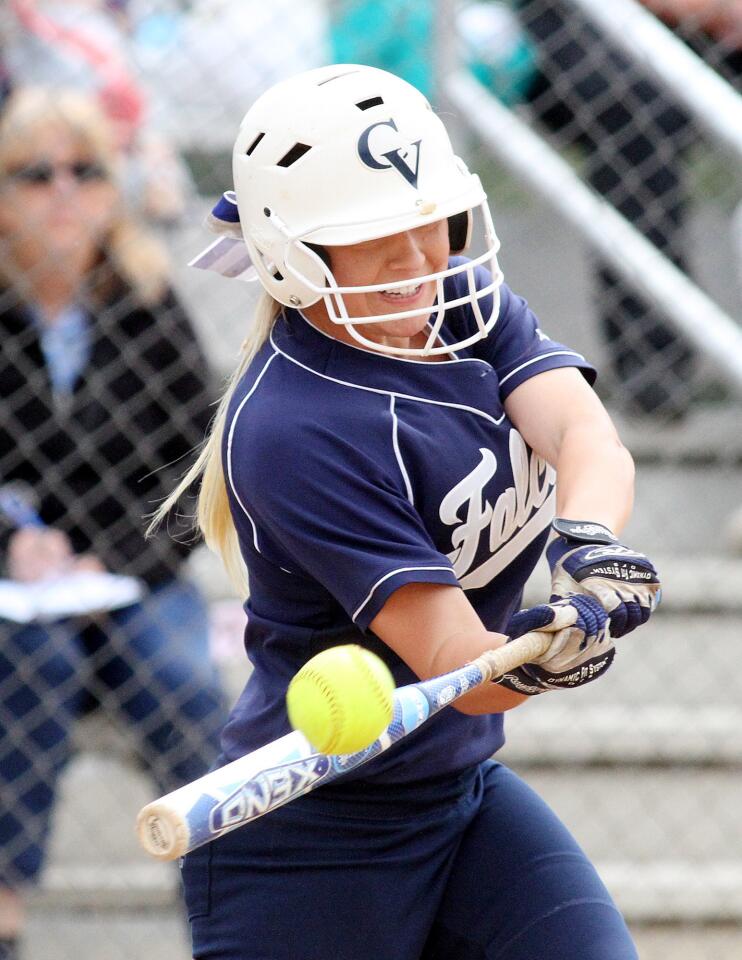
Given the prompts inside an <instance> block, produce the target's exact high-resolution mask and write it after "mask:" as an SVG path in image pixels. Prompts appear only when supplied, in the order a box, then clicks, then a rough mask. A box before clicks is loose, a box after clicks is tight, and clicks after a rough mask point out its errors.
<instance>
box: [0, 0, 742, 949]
mask: <svg viewBox="0 0 742 960" xmlns="http://www.w3.org/2000/svg"><path fill="white" fill-rule="evenodd" d="M657 31H660V32H659V33H658V32H657ZM0 60H1V61H2V70H1V71H0V83H2V85H3V88H4V89H5V91H6V93H7V92H8V91H11V90H12V95H8V96H6V99H5V100H4V103H3V108H2V113H1V114H0V176H1V177H2V182H1V183H0V324H1V325H2V333H3V337H2V354H1V356H2V363H1V367H0V393H2V401H1V403H2V406H1V408H0V494H2V505H3V512H4V517H3V521H2V523H1V524H0V537H2V541H1V545H2V547H3V551H4V556H5V570H4V572H3V576H5V577H6V578H8V579H6V581H4V582H3V583H2V584H0V604H4V606H3V608H2V609H3V610H4V611H5V616H4V619H3V620H2V622H1V623H0V631H1V637H2V640H1V642H0V710H2V713H1V714H0V727H1V728H2V734H3V740H2V747H1V748H0V753H1V754H2V755H1V756H0V770H1V771H2V773H1V774H0V795H1V797H2V802H1V804H0V841H1V842H2V843H3V844H4V845H5V846H4V854H3V856H4V858H5V860H4V862H5V864H6V865H5V866H4V867H3V869H4V874H3V877H2V882H3V884H7V885H10V887H11V888H13V889H18V890H22V891H24V893H23V897H22V898H19V900H22V901H23V903H25V905H26V906H27V909H28V917H27V920H26V922H25V924H24V931H25V935H24V940H23V943H22V947H21V950H22V952H21V957H22V958H24V960H28V958H29V957H39V958H43V960H68V958H71V957H73V956H75V957H77V958H80V960H83V958H87V957H91V958H92V957H95V958H96V960H118V958H121V960H128V958H133V957H137V956H140V955H142V954H143V953H144V952H145V951H146V953H147V955H149V956H154V957H158V958H162V960H176V958H180V957H187V956H189V952H188V947H187V940H186V932H185V922H184V919H183V917H182V916H181V913H180V909H179V906H178V901H177V877H176V871H175V870H173V869H170V868H168V867H165V866H163V865H160V864H154V863H150V862H147V860H146V858H145V857H144V855H143V854H141V853H140V852H139V850H138V849H137V847H136V844H135V842H134V839H133V821H134V817H135V814H136V811H137V809H138V807H139V806H140V805H141V804H142V803H144V802H145V801H146V800H148V799H151V798H152V796H153V795H154V794H155V793H156V792H160V790H161V789H162V788H165V789H167V788H169V787H170V785H171V784H173V783H175V782H178V781H180V780H183V779H192V778H193V777H194V776H195V775H197V772H198V771H200V770H201V769H203V768H205V767H206V766H207V765H208V764H209V763H210V762H211V761H212V760H213V758H214V756H215V753H216V749H217V747H216V730H217V729H218V726H219V724H220V723H221V721H222V718H223V716H224V710H225V708H226V706H228V703H229V701H230V700H232V699H233V698H234V696H235V695H236V694H237V692H238V690H239V688H240V687H241V685H242V683H243V682H244V678H245V676H246V674H247V671H248V669H249V667H248V665H247V664H246V663H245V662H244V658H243V654H242V652H241V647H240V643H241V639H240V633H241V616H242V614H241V611H240V610H239V605H238V604H237V602H236V601H235V599H234V597H233V596H232V594H231V592H230V589H229V587H228V585H227V584H226V582H225V580H224V578H223V575H222V574H221V572H220V569H219V567H218V565H217V564H216V563H215V562H214V561H213V560H211V559H210V558H209V556H208V555H207V554H206V553H205V552H204V551H203V548H201V547H198V546H195V547H194V545H193V544H191V543H190V542H189V539H188V535H187V533H186V532H185V531H184V527H183V525H182V524H181V523H179V522H178V520H177V518H175V519H173V521H172V522H171V525H170V530H169V533H170V534H172V535H174V537H173V536H169V535H168V532H166V531H162V532H161V533H160V534H158V535H157V536H156V537H155V538H154V539H152V540H148V541H145V540H144V537H143V525H144V522H143V519H142V518H143V516H145V515H146V514H148V513H149V512H151V510H152V509H153V506H154V504H155V503H156V502H157V500H158V499H159V498H161V497H162V496H163V494H164V492H165V491H166V490H168V489H169V488H171V487H172V485H173V483H174V479H175V477H177V476H178V474H179V473H180V471H181V470H182V468H183V465H184V463H185V462H186V458H187V456H188V452H189V451H190V450H192V448H193V447H194V446H197V445H198V443H199V441H200V439H201V437H202V435H203V431H204V429H205V425H206V424H207V423H208V419H209V416H210V414H211V411H212V406H211V404H212V401H213V399H214V397H215V395H216V393H217V392H218V390H219V387H220V383H221V381H222V379H223V377H224V375H225V374H226V373H227V372H228V371H229V370H230V369H231V367H232V365H233V363H234V361H235V359H236V354H237V351H238V348H239V344H240V343H241V341H242V339H243V337H244V334H245V330H246V328H247V326H248V324H249V322H250V309H251V303H252V297H253V293H252V288H251V287H250V286H249V285H246V284H242V283H239V282H238V281H233V282H229V281H226V280H220V279H217V278H214V277H213V276H209V275H207V274H204V273H203V272H202V271H195V270H192V269H190V268H188V267H187V266H186V264H187V262H188V260H189V259H191V258H192V257H193V256H194V255H195V254H196V253H197V252H198V251H199V250H200V249H201V248H202V246H204V245H205V244H206V243H207V242H208V239H207V238H206V236H205V234H204V232H203V230H202V228H201V220H202V218H203V216H204V214H205V212H206V211H207V210H208V209H209V208H210V206H211V203H212V202H213V200H214V198H215V197H216V196H217V195H218V194H219V193H220V192H221V191H222V190H224V189H228V188H229V187H231V172H230V156H229V151H230V148H231V143H232V140H233V137H234V134H235V131H236V128H237V125H238V123H239V120H240V118H241V116H242V114H243V113H244V111H245V109H246V108H247V106H248V105H249V104H250V103H251V102H252V100H253V99H254V98H255V97H256V96H257V95H258V94H259V93H261V92H262V91H263V90H264V89H265V88H267V87H268V86H270V85H271V84H272V83H273V82H275V81H276V80H277V79H279V78H280V77H281V76H283V75H287V74H291V73H294V72H297V71H299V70H302V69H306V68H308V67H311V66H314V65H320V64H323V63H327V62H330V61H350V62H365V63H371V64H374V65H378V66H382V67H385V68H387V69H391V70H393V71H395V72H398V73H400V74H401V75H402V76H405V77H406V78H407V79H409V80H410V81H411V82H413V83H415V84H416V85H417V86H419V87H420V88H421V89H422V90H423V91H424V92H425V93H427V94H428V95H429V96H430V97H431V98H432V100H433V102H434V104H435V105H436V107H437V108H438V109H439V110H440V111H441V113H442V114H443V115H444V116H445V119H446V121H447V123H448V125H449V128H450V129H451V130H452V132H453V133H454V136H455V139H456V141H457V146H458V149H459V151H460V152H461V153H462V155H463V156H464V157H465V159H466V160H467V162H468V164H469V166H470V167H471V168H472V169H475V170H476V171H477V172H479V173H480V175H481V176H482V179H483V181H484V183H485V187H486V189H487V192H488V194H489V196H490V201H491V206H492V210H493V216H494V219H495V225H496V227H497V230H498V233H499V235H500V238H501V241H502V254H501V263H502V265H503V268H504V270H505V274H506V279H507V281H508V282H509V284H510V285H511V287H513V288H514V289H515V290H517V291H518V292H519V293H521V294H522V295H524V296H526V298H527V299H528V300H529V301H530V303H531V305H532V306H533V308H534V309H535V310H536V312H537V314H538V315H539V316H540V318H541V319H542V322H543V325H544V327H545V329H547V330H548V332H549V334H550V335H552V336H553V337H555V338H556V339H558V340H561V341H564V342H566V343H569V344H571V345H572V346H574V347H576V348H577V349H579V350H580V351H581V352H583V353H585V354H586V355H587V356H588V357H589V358H590V359H591V360H593V362H595V363H596V365H597V366H598V367H599V371H600V377H599V381H598V387H597V388H598V390H599V392H600V394H601V396H602V397H603V399H604V401H605V402H606V404H607V405H608V406H609V409H610V410H611V412H612V414H613V415H614V417H615V419H616V420H617V422H618V424H619V427H620V429H621V432H622V435H623V437H624V439H625V441H626V442H627V444H628V446H629V447H630V448H631V449H632V452H633V453H634V455H635V458H636V460H637V464H638V476H639V482H638V497H637V507H636V512H635V516H634V518H633V519H632V521H631V524H630V527H629V528H628V530H627V532H626V539H627V540H628V542H630V543H632V544H633V545H635V546H636V547H638V548H639V549H644V550H646V551H647V552H648V553H649V554H650V556H652V557H653V559H656V560H657V562H658V565H659V566H660V570H661V572H662V573H663V575H664V582H665V601H664V604H663V608H662V610H661V612H660V613H659V614H658V615H657V616H656V617H655V618H654V619H653V621H652V623H651V624H650V625H648V626H647V627H646V628H644V629H643V630H641V631H639V632H638V633H637V634H636V636H634V635H631V636H629V637H628V638H626V640H624V641H623V642H622V644H621V649H620V650H619V656H618V658H617V662H616V666H615V667H614V669H613V670H612V671H611V672H610V674H609V675H607V677H606V678H605V679H604V680H603V681H601V683H600V684H599V685H595V686H596V689H592V687H588V688H586V689H585V690H581V691H577V692H575V693H572V694H570V695H569V696H564V697H561V696H559V697H554V698H553V700H554V702H550V703H544V704H542V703H538V704H534V705H532V706H531V707H526V708H524V709H523V710H522V711H518V715H517V716H515V715H514V716H513V717H512V718H510V720H509V723H508V727H509V742H508V745H507V746H506V748H505V749H504V751H503V759H505V760H506V762H509V763H511V764H512V765H513V766H514V767H516V768H517V769H518V770H520V771H521V772H522V773H523V774H524V775H525V776H526V778H527V779H528V780H529V781H530V782H531V783H533V784H534V786H535V787H536V788H537V789H539V790H540V791H541V792H542V794H543V795H544V796H545V797H546V798H547V799H548V800H549V801H550V802H551V803H552V804H553V806H554V807H555V809H557V811H558V812H559V813H560V815H561V816H562V817H563V818H564V819H565V820H566V821H567V823H568V824H569V826H570V827H571V828H572V829H573V831H574V832H575V834H576V835H577V837H578V838H579V839H580V841H581V842H582V843H583V845H584V846H585V847H586V848H587V849H588V852H589V853H590V854H591V856H592V857H593V858H594V860H595V862H596V863H597V864H598V866H599V868H600V869H601V872H602V873H603V875H604V877H605V879H606V881H607V883H608V885H609V887H610V888H611V890H612V891H613V893H614V895H615V896H616V898H617V900H618V901H619V903H620V905H621V906H622V908H623V909H624V910H625V911H626V913H627V916H628V917H629V920H630V923H631V925H632V927H633V929H634V931H635V933H636V937H637V942H638V943H639V945H640V954H641V956H642V958H643V960H655V958H660V957H663V958H664V957H666V956H673V957H676V958H678V960H685V958H688V960H690V958H693V960H696V958H697V960H706V958H713V960H731V958H737V957H739V956H742V827H740V821H739V814H738V811H737V806H736V803H735V799H737V798H738V794H739V786H738V784H739V773H740V765H741V764H742V737H741V736H740V733H739V731H740V729H742V707H740V703H742V684H741V683H740V681H739V680H737V679H736V678H735V671H734V670H733V669H731V668H730V667H731V665H732V664H733V663H734V657H735V653H736V648H737V645H738V637H739V632H740V626H741V625H742V588H741V585H742V561H740V559H739V552H740V551H741V550H742V521H740V520H739V519H738V517H739V516H740V514H739V513H738V511H739V510H740V509H742V493H741V492H740V491H741V490H742V485H741V484H740V478H741V476H742V439H741V438H742V434H741V433H740V430H739V422H740V405H739V386H740V381H741V380H742V373H740V370H742V359H740V358H742V350H740V344H739V328H738V322H737V319H736V318H738V317H739V315H740V306H741V302H742V213H741V212H740V210H742V207H740V200H741V199H742V191H741V190H740V175H739V170H740V163H739V160H740V153H741V152H742V147H741V146H740V139H741V138H742V125H738V124H737V123H736V122H735V121H736V119H737V118H738V117H739V111H740V106H739V95H738V91H739V85H740V82H741V81H740V71H741V70H742V12H741V11H740V6H739V4H738V3H735V2H732V0H729V2H727V0H718V2H717V3H714V2H711V0H709V2H705V3H703V2H693V0H685V2H683V0H676V2H672V0H651V2H649V0H647V2H646V4H645V5H640V4H638V3H633V2H629V0H621V2H620V3H619V2H615V3H611V4H602V3H598V0H594V2H589V0H561V2H554V3H551V2H546V0H520V2H515V0H514V2H511V3H505V2H496V0H482V2H471V3H469V2H453V0H438V2H433V0H373V2H370V0H303V2H302V3H301V4H297V3H295V2H291V0H274V2H273V3H271V4H266V3H258V2H257V0H192V2H185V0H109V2H106V0H99V2H96V0H85V2H83V0H79V2H73V0H66V2H53V0H7V2H6V3H5V4H4V5H3V6H2V8H1V9H0ZM38 87H41V88H43V90H42V93H41V94H37V93H35V91H34V90H31V89H30V88H38ZM70 89H73V90H74V91H76V94H75V96H71V95H69V94H68V91H69V90H70ZM81 98H82V99H81ZM704 98H705V99H704ZM89 101H92V103H93V105H94V109H93V107H91V106H90V102H89ZM100 110H102V111H103V113H104V114H105V115H106V117H107V122H108V124H109V126H110V128H111V129H112V134H113V141H109V139H108V137H107V134H105V133H104V132H103V130H104V127H103V125H102V123H100V122H99V111H100ZM50 196H51V198H52V199H53V200H54V204H49V203H48V202H47V201H48V199H49V197H50ZM45 204H46V205H45ZM166 253H167V254H168V255H169V266H168V265H167V261H166V259H165V254H166ZM70 304H72V305H73V306H72V307H70ZM48 316H54V317H58V318H60V322H59V323H57V324H55V325H54V328H55V329H58V330H59V331H60V332H59V336H56V337H55V336H52V337H49V336H48V335H45V323H44V319H45V317H48ZM47 326H48V325H47ZM190 510H192V503H184V504H182V505H181V508H180V513H183V514H187V513H188V512H189V511H190ZM40 521H42V522H43V524H44V526H41V525H40ZM71 567H73V568H74V576H75V577H76V580H75V582H74V585H70V586H69V588H68V589H66V590H62V591H60V592H57V593H55V592H54V591H52V590H51V589H49V588H46V589H44V590H41V591H39V590H34V589H33V588H32V586H30V585H29V584H28V583H25V584H24V583H21V584H19V583H18V582H16V583H9V582H8V581H9V580H10V578H11V577H15V579H16V581H17V580H19V579H21V580H26V581H28V580H31V579H32V578H33V577H34V576H36V575H37V574H38V571H39V570H42V571H45V572H51V573H55V574H58V573H59V572H60V570H64V571H66V572H69V570H70V568H71ZM142 584H143V585H144V586H143V588H142ZM137 585H139V589H140V590H142V593H141V595H140V596H139V599H138V601H137V602H136V603H135V604H134V605H131V604H130V602H129V601H130V600H131V599H132V598H131V596H130V595H128V596H127V594H126V590H132V589H137ZM2 590H5V591H6V592H5V594H3V593H2ZM546 591H547V580H546V573H545V571H544V570H543V569H541V568H540V569H539V570H537V572H536V574H535V575H534V577H533V579H532V582H531V583H530V584H529V589H528V593H529V596H528V598H527V599H528V600H529V601H530V600H533V601H540V600H542V599H543V596H544V594H545V592H546ZM125 603H126V604H128V605H124V604H125ZM55 604H56V607H55ZM86 605H87V606H86ZM42 607H43V608H44V609H43V610H42ZM101 609H104V611H105V612H103V613H101ZM93 610H94V611H95V612H92V611H93ZM545 699H548V700H551V699H552V698H545ZM8 862H9V863H10V866H7V863H8ZM18 909H19V902H16V901H13V900H10V901H9V902H8V903H6V902H5V900H4V899H3V897H2V892H0V940H1V939H2V937H3V933H4V932H5V931H4V928H3V926H2V924H3V923H4V922H5V921H4V920H3V916H4V915H5V916H12V915H13V911H17V910H18ZM3 910H5V912H6V913H5V914H3ZM100 931H105V932H104V933H100ZM101 937H103V939H102V940H101V939H100V938H101ZM96 938H97V942H96ZM0 956H1V954H0Z"/></svg>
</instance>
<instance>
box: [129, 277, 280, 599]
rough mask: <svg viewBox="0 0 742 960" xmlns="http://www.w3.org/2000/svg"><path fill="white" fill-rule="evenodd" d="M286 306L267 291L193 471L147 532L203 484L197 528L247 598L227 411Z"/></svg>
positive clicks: (245, 573) (186, 476)
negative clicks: (226, 460) (227, 464)
mask: <svg viewBox="0 0 742 960" xmlns="http://www.w3.org/2000/svg"><path fill="white" fill-rule="evenodd" d="M281 309H282V308H281V304H280V303H278V302H277V301H276V300H274V299H273V297H271V296H270V294H269V293H267V292H265V291H263V293H261V295H260V298H259V299H258V302H257V304H256V307H255V313H254V316H253V322H252V326H251V329H250V332H249V334H248V336H247V337H246V338H245V340H244V341H243V343H242V348H241V353H240V361H239V363H238V365H237V367H236V369H235V370H234V372H233V373H232V375H231V376H230V378H229V380H228V381H227V386H226V389H225V391H224V394H223V395H222V398H221V400H220V401H219V406H218V407H217V411H216V415H215V416H214V419H213V421H212V423H211V427H210V429H209V433H208V436H207V437H206V439H205V441H204V443H203V446H202V447H201V450H200V452H199V455H198V457H197V458H196V461H195V462H194V464H193V466H192V467H191V468H190V470H188V471H187V473H185V474H184V475H183V476H182V477H181V479H180V482H179V483H178V485H177V487H176V488H175V489H174V490H173V491H172V493H171V494H170V496H169V497H168V498H167V499H166V500H164V501H163V503H161V504H160V506H159V507H158V509H157V510H156V512H155V513H154V514H153V516H152V520H151V522H150V525H149V527H148V529H147V533H148V534H151V533H153V532H154V530H155V529H156V528H157V527H158V526H159V524H160V523H162V521H163V520H164V519H165V518H166V516H167V514H168V513H169V512H170V511H171V510H172V509H173V507H175V506H176V504H177V502H178V500H179V499H180V498H181V496H183V495H184V494H185V493H186V492H187V491H188V489H189V488H190V487H191V486H192V485H193V484H195V483H197V482H198V481H199V480H200V481H201V486H200V488H199V492H198V507H197V510H196V518H195V520H196V522H195V526H196V527H197V528H198V529H199V530H200V531H201V533H202V535H203V538H204V540H205V542H206V544H207V546H208V547H209V548H210V549H211V550H213V551H214V553H217V554H219V556H220V557H221V559H222V562H223V564H224V566H225V568H226V570H227V573H228V574H229V578H230V580H231V581H232V584H233V585H234V587H235V589H236V590H237V592H238V593H239V594H240V595H241V596H243V597H244V596H247V591H248V583H247V570H246V569H245V564H244V562H243V560H242V554H241V552H240V548H239V541H238V538H237V530H236V529H235V526H234V522H233V521H232V514H231V512H230V509H229V500H228V498H227V481H226V478H225V476H224V467H223V465H222V440H223V437H224V428H225V425H226V421H227V409H228V407H229V404H230V401H231V400H232V395H233V394H234V391H235V388H236V387H237V384H238V383H239V382H240V380H241V379H242V377H243V375H244V373H245V371H246V370H247V368H248V366H249V365H250V362H251V361H252V359H253V358H254V357H255V354H256V353H257V352H258V350H260V348H261V347H262V346H263V344H264V343H265V342H266V340H267V339H268V337H269V336H270V332H271V330H272V329H273V324H274V323H275V321H276V318H277V316H278V314H279V313H280V312H281Z"/></svg>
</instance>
